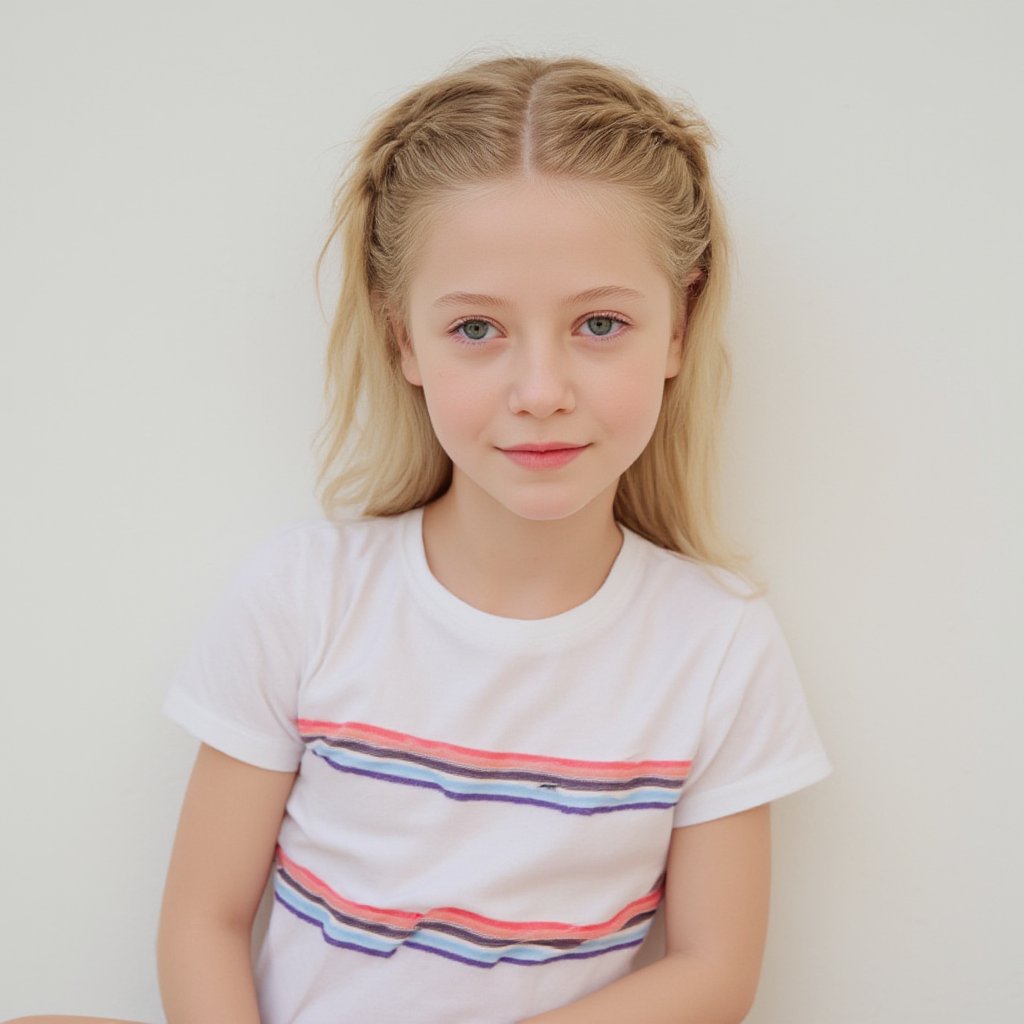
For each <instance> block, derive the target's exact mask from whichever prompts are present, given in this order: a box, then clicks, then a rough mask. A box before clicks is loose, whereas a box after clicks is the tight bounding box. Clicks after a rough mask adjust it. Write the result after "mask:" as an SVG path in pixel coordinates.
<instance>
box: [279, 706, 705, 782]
mask: <svg viewBox="0 0 1024 1024" xmlns="http://www.w3.org/2000/svg"><path fill="white" fill-rule="evenodd" d="M296 725H297V727H298V729H299V732H300V734H301V735H302V736H303V738H304V739H309V738H312V737H314V736H325V737H332V738H335V739H341V738H351V739H366V740H371V741H375V742H376V743H377V744H378V745H380V746H382V747H384V748H385V749H390V750H405V751H409V752H412V753H422V754H426V755H428V756H431V757H435V758H438V759H440V760H444V761H452V762H455V763H457V764H466V765H475V766H481V767H493V768H503V769H506V770H507V769H508V768H509V767H530V768H533V769H534V770H538V769H548V770H555V769H560V770H561V772H560V773H561V774H565V775H574V776H581V777H600V778H620V777H622V778H634V777H636V776H638V775H660V776H667V777H671V778H685V777H686V775H687V774H688V772H689V770H690V764H691V762H689V761H583V760H578V759H574V758H568V757H544V756H541V755H538V754H522V753H515V752H501V751H491V750H480V749H477V748H474V747H462V746H458V745H457V744H454V743H442V742H440V741H438V740H428V739H422V738H420V737H418V736H412V735H409V734H407V733H401V732H395V731H394V730H392V729H383V728H380V727H379V726H374V725H368V724H366V723H362V722H340V723H338V722H326V721H320V720H317V719H309V718H300V719H297V720H296ZM557 773H558V772H556V774H557Z"/></svg>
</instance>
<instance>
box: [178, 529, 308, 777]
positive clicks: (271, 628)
mask: <svg viewBox="0 0 1024 1024" xmlns="http://www.w3.org/2000/svg"><path fill="white" fill-rule="evenodd" d="M302 575H303V573H302V545H301V531H300V530H298V529H296V526H295V524H290V525H289V526H286V527H282V528H280V529H278V530H276V531H275V532H274V533H273V534H271V535H270V536H269V537H268V538H266V539H265V540H264V541H263V542H262V543H261V544H259V545H258V546H257V547H256V548H255V549H254V550H252V551H251V552H250V553H249V555H248V557H247V558H246V559H245V560H244V561H243V563H242V564H241V567H240V568H238V569H237V570H236V572H235V574H234V576H233V577H232V578H231V580H230V582H229V583H228V585H227V586H226V587H225V588H224V590H223V591H222V592H221V593H220V595H219V596H218V598H217V600H216V601H215V603H214V605H213V607H212V609H211V610H210V611H209V613H208V614H207V616H206V619H205V620H204V622H203V624H202V627H201V628H200V630H199V632H198V634H197V635H196V636H195V638H194V639H193V641H192V644H191V647H190V648H189V650H188V652H187V654H186V655H185V657H184V660H183V661H182V663H181V664H180V665H179V667H178V670H177V672H176V673H175V674H174V676H173V677H172V679H171V682H170V685H169V687H168V690H167V694H166V697H165V699H164V703H163V707H162V711H163V713H164V714H165V715H166V716H167V717H168V718H170V719H172V720H173V721H175V722H177V723H178V724H179V725H181V726H183V727H184V728H185V729H186V730H187V731H188V732H190V733H191V734H192V735H193V736H195V737H196V738H197V739H199V740H201V741H202V742H204V743H207V744H209V745H210V746H212V747H215V748H217V749H218V750H220V751H223V752H224V753H225V754H229V755H230V756H231V757H235V758H238V760H240V761H246V762H248V763H249V764H253V765H256V766H258V767H260V768H270V769H274V770H277V771H294V770H295V769H296V768H297V767H298V764H299V760H300V758H301V756H302V751H303V744H302V741H301V740H300V738H299V735H298V732H297V730H296V727H295V719H296V717H297V713H296V708H297V700H298V689H299V683H300V681H301V678H302V673H303V661H304V639H303V631H302V614H301V611H302V590H303V588H302Z"/></svg>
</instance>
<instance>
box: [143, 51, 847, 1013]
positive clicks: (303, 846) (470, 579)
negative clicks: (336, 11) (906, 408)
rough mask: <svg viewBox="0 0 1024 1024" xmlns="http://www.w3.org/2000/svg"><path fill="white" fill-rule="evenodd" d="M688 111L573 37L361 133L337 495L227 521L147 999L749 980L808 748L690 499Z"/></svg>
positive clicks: (534, 991)
mask: <svg viewBox="0 0 1024 1024" xmlns="http://www.w3.org/2000/svg"><path fill="white" fill-rule="evenodd" d="M711 141H712V140H711V136H710V133H709V131H708V129H707V127H706V125H705V124H704V123H703V122H702V121H701V120H700V119H699V118H698V117H697V116H696V115H695V114H694V113H693V112H692V111H691V110H689V109H687V108H686V107H685V106H684V105H682V104H680V103H678V102H675V101H672V100H669V99H667V98H664V97H662V96H659V95H657V94H656V93H654V92H652V91H651V90H650V89H649V88H647V87H645V86H644V85H643V84H641V83H640V82H639V81H637V80H636V79H635V78H634V77H633V76H632V75H631V74H630V73H629V72H626V71H624V70H621V69H618V68H615V67H609V66H607V65H601V64H597V63H594V62H591V61H589V60H585V59H579V58H566V59H554V60H549V59H538V58H527V57H503V58H499V59H493V60H486V61H483V62H480V63H476V64H474V65H471V66H465V67H462V68H456V69H455V70H452V71H450V72H449V73H446V74H445V75H443V76H442V77H440V78H438V79H436V80H435V81H431V82H429V83H427V84H426V85H423V86H421V87H420V88H417V89H415V90H414V91H412V92H411V93H409V94H408V95H406V96H404V97H403V98H402V99H400V100H399V101H398V102H396V103H394V104H393V105H392V106H390V107H389V108H388V109H386V110H385V111H384V112H383V113H381V114H380V115H379V116H378V117H377V119H376V121H375V123H374V124H373V125H372V127H371V129H370V130H369V131H368V133H367V135H366V137H365V140H364V142H363V144H362V146H361V149H360V150H359V152H358V154H357V156H356V159H355V162H354V165H353V166H352V167H351V169H350V171H349V173H348V175H347V178H346V180H345V182H344V184H343V186H342V188H341V190H340V192H339V195H338V200H337V204H336V214H337V219H336V223H335V226H334V230H333V232H332V236H331V237H332V238H333V236H334V235H336V234H337V235H340V237H341V239H342V242H343V256H344V277H343V282H342V287H341V295H340V301H339V303H338V307H337V313H336V315H335V318H334V324H333V327H332V332H331V340H330V349H329V355H328V369H329V379H328V387H329V394H330V396H331V403H330V412H329V416H328V420H327V422H326V423H325V435H324V440H325V444H324V449H325V451H324V461H323V466H322V473H321V485H322V490H321V497H322V501H323V505H324V509H325V511H326V512H327V518H325V519H323V520H316V521H308V522H300V523H294V524H290V525H288V526H286V527H285V528H282V529H279V530H277V531H275V532H274V533H273V534H272V535H271V536H270V537H269V538H268V539H266V541H265V542H264V543H263V544H261V545H259V546H258V547H257V549H256V550H255V551H254V552H253V553H252V554H251V555H250V557H249V558H248V559H247V560H246V561H245V563H244V564H243V566H242V568H241V569H240V571H239V572H238V573H237V575H236V576H235V578H234V580H233V582H232V584H231V585H230V587H229V588H228V589H227V591H226V592H225V593H224V594H223V595H222V596H221V599H220V601H219V603H218V604H217V606H216V608H215V609H214V611H213V612H212V613H211V615H210V616H209V618H208V621H207V623H206V626H205V628H204V630H203V631H202V633H201V635H200V636H199V637H198V638H197V640H196V642H195V644H194V646H193V648H192V650H191V652H190V653H189V655H188V657H187V658H186V659H185V661H184V663H183V665H182V666H181V669H180V671H179V672H178V674H177V676H176V678H175V679H174V681H173V685H172V686H171V689H170V692H169V695H168V698H167V702H166V705H165V710H166V712H167V714H168V715H170V717H171V718H173V719H175V720H176V721H178V722H180V723H181V724H182V725H183V726H185V727H186V728H187V729H188V730H190V731H191V732H192V733H193V734H194V735H195V736H197V737H198V738H199V740H201V741H202V744H201V747H200V750H199V754H198V758H197V761H196V764H195V768H194V771H193V774H192V778H191V781H190V783H189V787H188V792H187V795H186V797H185V803H184V807H183V810H182V814H181V821H180V825H179V830H178V835H177V839H176V842H175V846H174V852H173V855H172V860H171V866H170V871H169V875H168V879H167V887H166V893H165V901H164V908H163V913H162V919H161V925H160V934H159V943H158V954H159V970H160V982H161V990H162V994H163V1000H164V1005H165V1008H166V1012H167V1017H168V1020H169V1021H170V1022H171V1024H176V1022H178V1021H182V1022H184V1021H187V1022H203V1021H210V1022H219V1024H220V1022H227V1021H230V1022H238V1024H242V1022H253V1024H255V1022H257V1021H263V1022H265V1024H327V1022H337V1021H352V1022H359V1024H363V1022H373V1024H385V1022H398V1021H402V1022H417V1024H434V1022H436V1024H505V1022H525V1021H529V1022H531V1024H572V1022H586V1024H601V1022H609V1024H621V1022H623V1021H627V1020H628V1021H630V1022H631V1024H632V1022H636V1024H644V1022H647V1024H655V1022H669V1021H672V1022H678V1024H683V1022H701V1024H707V1022H709V1021H716V1022H724V1021H740V1020H742V1019H743V1017H744V1016H745V1015H746V1013H747V1011H748V1009H749V1007H750V1005H751V1001H752V999H753V997H754V992H755V987H756V984H757V979H758V974H759V970H760V962H761V955H762V948H763V944H764V938H765V928H766V919H767V907H768V889H769V813H768V804H769V801H772V800H774V799H776V798H778V797H781V796H783V795H785V794H787V793H790V792H792V791H794V790H797V789H799V788H801V787H804V786H807V785H809V784H810V783H813V782H815V781H817V780H818V779H820V778H822V777H823V776H824V775H826V774H827V773H828V771H829V766H828V762H827V760H826V757H825V755H824V753H823V752H822V749H821V746H820V744H819V741H818V738H817V736H816V733H815V729H814V726H813V724H812V722H811V719H810V717H809V715H808V711H807V708H806V704H805V701H804V698H803V695H802V692H801V688H800V684H799V682H798V679H797V676H796V673H795V670H794V666H793V663H792V660H791V658H790V655H789V653H788V650H787V647H786V644H785V641H784V639H783V637H782V635H781V634H780V631H779V627H778V625H777V622H776V620H775V618H774V616H773V614H772V612H771V610H770V609H769V607H768V606H767V605H766V603H765V601H764V598H763V597H761V596H759V595H758V594H757V593H756V592H755V591H754V589H753V588H752V587H750V586H749V585H748V584H747V583H746V582H745V581H744V580H743V578H742V577H741V576H740V575H739V574H738V573H736V572H734V571H730V569H729V566H730V565H731V564H732V563H731V562H730V560H729V557H728V556H727V554H726V553H725V550H724V549H723V547H722V545H721V543H720V542H719V540H718V539H717V537H716V534H715V528H714V520H713V517H712V509H711V505H712V502H711V494H712V489H713V488H712V470H713V454H714V451H713V449H714V443H713V442H714V426H715V419H716V412H717V409H718V406H719V403H720V399H721V397H722V391H723V386H724V380H725V374H726V365H727V364H726V357H725V353H724V350H723V347H722V338H721V323H722V318H723V313H724V309H725V303H726V293H727V275H728V267H727V259H726V256H727V248H726V235H725V231H724V227H723V219H722V213H721V210H720V209H719V206H718V201H717V199H716V196H715V191H714V189H713V187H712V182H711V178H710V174H709V167H708V158H707V147H708V146H709V144H710V143H711ZM330 241H331V239H328V242H330ZM325 248H326V247H325ZM322 256H323V254H321V257H322ZM353 506H354V507H355V508H356V510H357V511H358V513H359V514H358V515H355V516H353V515H349V516H348V517H345V516H342V515H341V514H340V510H341V509H343V508H352V507H353ZM268 873H269V875H270V876H271V878H272V884H273V892H274V903H273V907H272V912H271V915H270V919H269V925H268V930H267V933H266V937H265V939H264V941H263V944H262V948H261V949H260V952H259V954H258V956H257V958H256V962H255V966H254V967H251V966H250V934H251V929H252V925H253V919H254V914H255V912H256V909H257V905H258V903H259V900H260V895H261V893H262V891H263V889H264V885H265V883H266V881H267V877H268ZM659 908H661V910H662V912H663V914H664V920H665V936H666V938H665V947H666V948H665V954H664V956H663V958H662V959H660V960H657V961H656V962H654V963H651V964H649V965H648V966H645V967H641V968H639V969H636V970H633V969H632V968H633V961H634V958H635V955H636V952H637V948H638V947H639V945H640V944H641V942H642V941H643V939H644V937H645V935H646V934H647V932H648V930H649V927H650V924H651V919H652V916H653V915H654V914H655V912H656V911H657V910H658V909H659Z"/></svg>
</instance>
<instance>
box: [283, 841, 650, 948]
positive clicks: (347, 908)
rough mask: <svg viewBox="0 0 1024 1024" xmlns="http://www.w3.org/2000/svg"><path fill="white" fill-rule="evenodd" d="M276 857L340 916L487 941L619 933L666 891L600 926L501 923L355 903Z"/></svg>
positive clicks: (449, 911)
mask: <svg viewBox="0 0 1024 1024" xmlns="http://www.w3.org/2000/svg"><path fill="white" fill-rule="evenodd" d="M277 858H278V861H279V862H280V864H281V866H282V867H283V868H284V869H285V872H286V874H290V875H292V876H293V877H294V878H295V880H296V881H297V882H299V883H300V884H301V885H302V886H303V888H305V889H308V890H309V891H310V892H312V893H315V894H316V895H317V896H319V897H320V898H321V899H323V900H324V901H325V902H326V903H327V904H329V905H330V906H331V907H332V908H333V909H335V910H337V911H338V912H339V913H342V914H347V915H348V916H351V917H358V918H361V919H362V920H364V921H368V922H372V923H375V924H383V925H390V926H392V927H396V928H399V929H402V930H407V931H412V930H413V929H415V928H417V927H422V926H423V925H426V924H431V923H436V924H452V925H459V926H462V927H465V928H466V929H467V930H468V931H472V932H475V933H477V934H479V935H482V936H485V937H488V938H509V939H519V938H526V937H528V938H529V939H532V940H534V941H536V940H540V939H562V938H571V939H579V940H583V939H594V938H602V937H604V936H606V935H611V934H613V933H614V932H616V931H620V930H621V929H622V928H623V927H624V926H625V925H626V924H627V923H628V922H629V921H630V920H632V919H633V918H634V917H636V916H637V915H638V914H642V913H645V912H647V911H653V910H655V909H657V907H658V904H659V903H660V902H661V898H662V895H663V892H664V889H663V886H662V883H661V881H659V883H658V885H656V886H655V887H654V888H653V889H652V890H651V891H650V892H648V893H647V894H646V895H644V896H641V897H640V898H639V899H636V900H633V902H632V903H629V904H627V905H626V906H625V907H623V908H622V910H620V911H619V912H618V913H617V914H615V915H614V916H613V917H610V918H609V919H608V920H607V921H601V922H599V923H597V924H588V925H574V924H567V923H564V922H561V921H502V920H500V919H498V918H491V917H484V916H483V915H481V914H476V913H474V912H473V911H470V910H463V909H461V908H459V907H437V908H435V909H433V910H429V911H426V912H425V913H415V912H412V911H406V910H396V909H392V908H384V907H374V906H371V905H369V904H366V903H356V902H354V901H353V900H348V899H346V898H345V897H344V896H341V895H340V894H339V893H337V892H335V891H334V890H333V889H332V888H331V887H330V886H329V885H328V884H327V883H326V882H324V881H322V880H321V879H320V878H318V877H317V876H316V875H314V874H313V872H311V871H310V870H309V869H308V868H304V867H302V866H301V865H300V864H297V863H296V862H295V861H293V860H292V859H291V858H290V857H289V856H288V855H287V854H286V853H285V852H284V850H282V849H281V848H280V847H278V848H277Z"/></svg>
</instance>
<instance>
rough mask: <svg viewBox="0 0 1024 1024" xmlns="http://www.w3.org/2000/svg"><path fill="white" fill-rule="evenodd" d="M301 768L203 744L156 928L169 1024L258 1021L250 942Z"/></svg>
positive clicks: (191, 780)
mask: <svg viewBox="0 0 1024 1024" xmlns="http://www.w3.org/2000/svg"><path fill="white" fill-rule="evenodd" d="M294 779H295V773H294V772H279V771H269V770H267V769H265V768H256V767H254V766H253V765H250V764H246V763H245V762H243V761H238V760H236V759H235V758H233V757H229V756H228V755H227V754H223V753H221V752H220V751H218V750H215V749H214V748H213V747H210V746H207V745H206V744H205V743H204V744H202V745H201V746H200V748H199V754H198V756H197V757H196V762H195V767H194V768H193V769H192V777H191V779H190V780H189V784H188V790H187V791H186V793H185V800H184V804H183V806H182V810H181V817H180V819H179V821H178V832H177V836H176V837H175V840H174V849H173V851H172V853H171V862H170V867H169V869H168V872H167V883H166V886H165V888H164V901H163V908H162V910H161V914H160V928H159V934H158V937H157V965H158V971H159V976H160V993H161V996H162V999H163V1004H164V1011H165V1013H166V1014H167V1020H168V1022H169V1024H176V1022H179V1021H188V1022H189V1024H206V1022H210V1024H223V1022H224V1021H231V1022H232V1024H259V1013H258V1009H257V1003H256V990H255V987H254V986H253V979H252V966H251V958H250V943H251V931H252V923H253V918H254V917H255V914H256V909H257V907H258V906H259V901H260V897H261V895H262V893H263V888H264V886H265V885H266V881H267V875H268V873H269V871H270V865H271V861H272V859H273V855H274V849H275V846H276V842H277V834H278V830H279V828H280V826H281V819H282V817H283V815H284V806H285V802H286V801H287V799H288V794H289V793H290V792H291V788H292V783H293V781H294Z"/></svg>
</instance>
